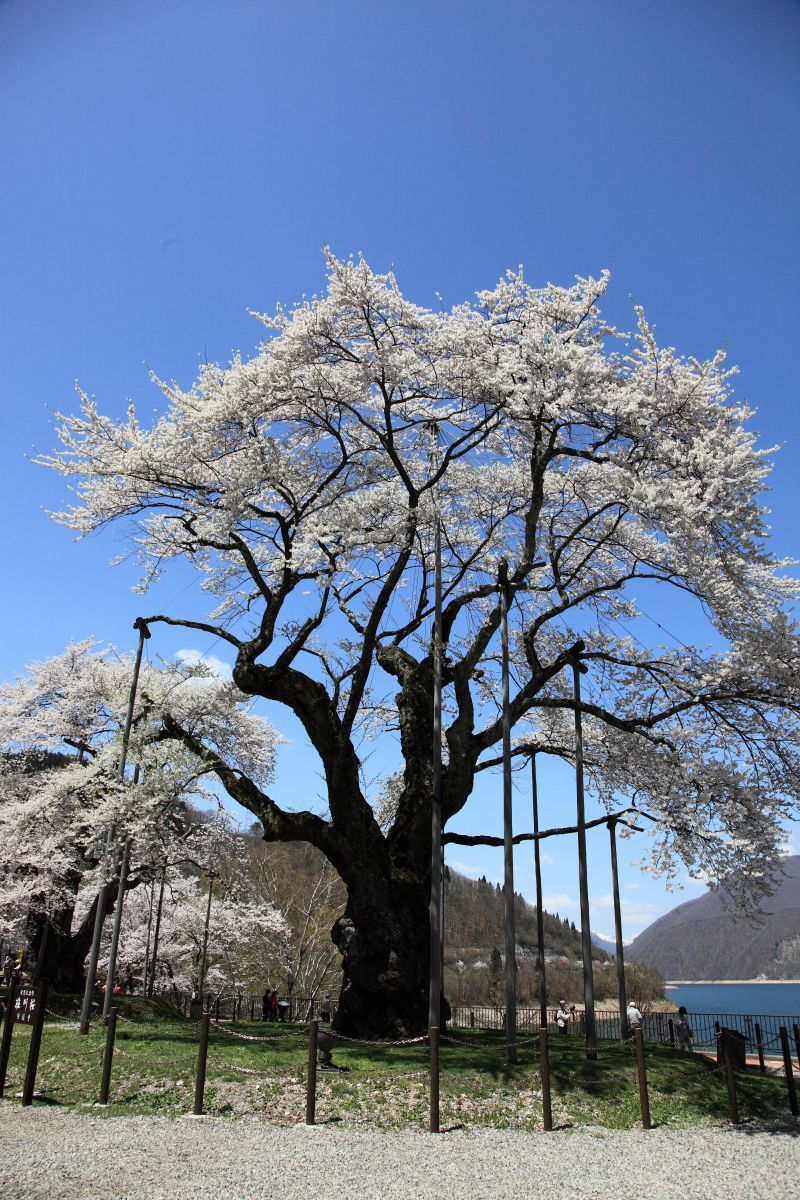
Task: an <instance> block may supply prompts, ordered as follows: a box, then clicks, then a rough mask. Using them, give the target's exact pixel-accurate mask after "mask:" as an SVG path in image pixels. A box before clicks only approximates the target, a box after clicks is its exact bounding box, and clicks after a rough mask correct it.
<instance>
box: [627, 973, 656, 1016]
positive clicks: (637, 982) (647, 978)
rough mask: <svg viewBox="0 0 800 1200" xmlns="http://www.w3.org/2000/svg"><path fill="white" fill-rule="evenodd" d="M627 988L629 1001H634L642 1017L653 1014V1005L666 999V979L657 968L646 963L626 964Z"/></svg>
mask: <svg viewBox="0 0 800 1200" xmlns="http://www.w3.org/2000/svg"><path fill="white" fill-rule="evenodd" d="M625 988H626V991H627V994H628V1000H629V1001H630V1000H632V1001H633V1003H634V1004H635V1005H636V1007H637V1008H638V1009H639V1011H640V1012H641V1014H642V1016H646V1015H647V1013H649V1012H652V1010H653V1005H654V1004H655V1003H656V1002H657V1001H659V1000H663V999H664V978H663V976H662V975H660V974H659V973H658V971H657V970H656V969H655V967H648V966H647V965H646V964H645V963H635V962H628V963H626V964H625Z"/></svg>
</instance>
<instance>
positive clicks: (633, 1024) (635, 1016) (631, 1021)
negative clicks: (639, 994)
mask: <svg viewBox="0 0 800 1200" xmlns="http://www.w3.org/2000/svg"><path fill="white" fill-rule="evenodd" d="M626 1016H627V1018H628V1029H630V1031H631V1033H633V1031H634V1030H635V1029H641V1028H642V1020H643V1017H642V1014H641V1013H640V1011H639V1009H638V1008H637V1007H636V1005H635V1004H634V1002H633V1000H629V1001H628V1008H627V1011H626Z"/></svg>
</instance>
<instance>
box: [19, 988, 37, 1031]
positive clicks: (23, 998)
mask: <svg viewBox="0 0 800 1200" xmlns="http://www.w3.org/2000/svg"><path fill="white" fill-rule="evenodd" d="M41 995H42V989H41V988H40V987H39V986H38V984H28V983H26V984H25V985H24V986H23V987H21V988H17V994H16V996H15V997H14V1020H15V1021H19V1022H20V1023H21V1024H22V1025H32V1024H33V1022H34V1019H35V1017H36V1012H37V1010H38V1008H39V1002H40V1000H41Z"/></svg>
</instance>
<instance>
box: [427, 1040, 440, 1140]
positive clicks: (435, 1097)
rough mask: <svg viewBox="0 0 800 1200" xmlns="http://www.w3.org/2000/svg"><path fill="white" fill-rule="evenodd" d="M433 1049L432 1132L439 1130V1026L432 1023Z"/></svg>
mask: <svg viewBox="0 0 800 1200" xmlns="http://www.w3.org/2000/svg"><path fill="white" fill-rule="evenodd" d="M428 1039H429V1041H430V1050H431V1062H430V1069H431V1110H430V1119H429V1123H428V1128H429V1130H430V1132H431V1133H438V1132H439V1027H438V1025H431V1027H430V1029H429V1030H428Z"/></svg>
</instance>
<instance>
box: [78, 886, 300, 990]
mask: <svg viewBox="0 0 800 1200" xmlns="http://www.w3.org/2000/svg"><path fill="white" fill-rule="evenodd" d="M151 899H152V897H151V896H150V894H149V893H148V891H147V890H146V889H145V888H137V889H136V891H135V892H134V893H133V894H132V895H131V896H130V897H129V900H128V902H127V903H126V905H125V909H124V911H123V916H122V924H121V927H120V942H119V950H118V954H117V978H118V979H122V980H126V979H127V980H130V981H134V980H139V979H142V978H143V977H144V970H145V957H146V954H147V952H148V938H147V932H148V928H149V925H150V920H149V918H150V915H151V914H150V905H151ZM206 906H207V891H206V883H205V880H203V879H201V878H199V877H197V876H192V875H187V874H186V873H185V872H182V871H180V870H179V869H177V868H175V867H172V868H170V869H169V870H168V872H167V874H166V878H165V894H164V901H163V907H162V918H161V926H160V932H159V942H158V953H157V956H156V962H155V964H154V967H153V970H154V989H153V990H154V993H155V994H156V995H160V996H164V997H165V998H168V999H170V1000H172V1001H181V1000H183V999H184V998H186V997H188V996H191V995H192V994H197V993H199V990H200V982H201V978H200V977H201V971H202V959H203V946H204V941H205V922H206V911H207V908H206ZM290 933H291V931H290V928H289V925H288V923H287V922H286V920H285V918H284V917H283V915H282V914H281V913H280V912H279V911H278V910H277V909H276V908H275V907H274V906H273V905H272V904H270V903H268V902H267V903H264V902H263V901H259V902H258V903H255V902H254V901H253V899H252V898H249V897H248V896H247V895H245V894H243V893H242V892H241V891H234V892H233V893H230V894H229V893H226V891H225V890H222V891H220V890H217V891H216V892H215V894H214V895H213V897H212V904H211V910H210V920H209V925H208V943H207V947H206V972H205V979H204V989H203V990H204V993H205V997H206V999H207V1000H208V999H211V1000H212V1001H213V1000H214V999H216V997H217V996H221V995H226V996H227V995H234V996H235V995H236V994H237V993H247V994H251V993H254V992H256V991H259V989H262V990H263V987H264V983H263V980H264V965H263V964H264V963H265V961H268V960H269V958H270V957H272V956H279V957H282V956H283V955H285V953H286V945H287V942H288V941H289V939H290ZM106 941H108V939H106ZM99 965H100V968H101V970H102V969H104V968H105V969H107V966H108V946H107V945H106V947H105V953H104V954H101V957H100V960H99Z"/></svg>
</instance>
